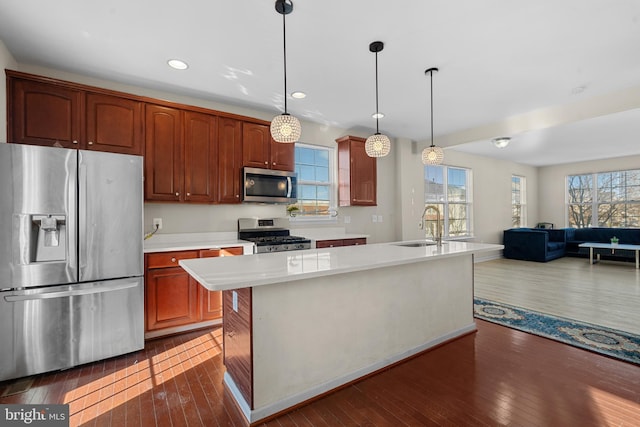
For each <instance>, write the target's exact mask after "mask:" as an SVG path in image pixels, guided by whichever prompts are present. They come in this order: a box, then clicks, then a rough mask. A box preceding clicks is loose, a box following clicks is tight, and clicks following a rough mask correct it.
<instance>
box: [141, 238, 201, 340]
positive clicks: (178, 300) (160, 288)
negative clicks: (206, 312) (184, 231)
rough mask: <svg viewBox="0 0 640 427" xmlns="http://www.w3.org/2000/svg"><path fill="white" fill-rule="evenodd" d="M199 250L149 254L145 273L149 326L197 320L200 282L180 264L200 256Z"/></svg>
mask: <svg viewBox="0 0 640 427" xmlns="http://www.w3.org/2000/svg"><path fill="white" fill-rule="evenodd" d="M197 257H198V252H197V251H182V252H163V253H157V254H147V256H146V261H147V271H146V274H145V312H146V316H145V318H146V330H147V331H154V330H158V329H164V328H169V327H173V326H182V325H187V324H190V323H194V322H196V321H198V317H199V313H200V310H199V307H198V286H199V284H198V282H196V281H195V280H193V279H192V278H191V276H190V275H189V274H188V273H187V272H186V271H184V270H183V269H182V267H180V266H178V261H179V260H181V259H190V258H197Z"/></svg>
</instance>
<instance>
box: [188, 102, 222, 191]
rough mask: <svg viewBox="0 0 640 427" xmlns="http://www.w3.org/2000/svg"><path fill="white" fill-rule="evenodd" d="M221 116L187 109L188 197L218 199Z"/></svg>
mask: <svg viewBox="0 0 640 427" xmlns="http://www.w3.org/2000/svg"><path fill="white" fill-rule="evenodd" d="M216 119H217V117H215V116H212V115H209V114H202V113H195V112H192V111H185V112H184V200H185V201H187V202H203V203H207V202H213V201H215V184H216V179H215V177H216V173H217V169H218V168H217V149H218V147H217V134H216V130H217V129H216Z"/></svg>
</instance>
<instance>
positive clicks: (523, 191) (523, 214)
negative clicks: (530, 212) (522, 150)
mask: <svg viewBox="0 0 640 427" xmlns="http://www.w3.org/2000/svg"><path fill="white" fill-rule="evenodd" d="M515 180H518V181H519V187H520V188H519V194H520V203H516V202H515V197H514V185H515V182H514V181H515ZM516 207H519V209H520V221H519V222H518V223H517V224H516V222H515V221H514V218H515V216H514V212H515V208H516ZM511 226H512V227H516V228H517V227H526V226H527V178H526V177H524V176H522V175H516V174H512V175H511Z"/></svg>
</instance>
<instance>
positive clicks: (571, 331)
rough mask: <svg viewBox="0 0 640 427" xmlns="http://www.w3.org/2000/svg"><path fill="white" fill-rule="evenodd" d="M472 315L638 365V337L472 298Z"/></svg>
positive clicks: (639, 355) (639, 337) (639, 347)
mask: <svg viewBox="0 0 640 427" xmlns="http://www.w3.org/2000/svg"><path fill="white" fill-rule="evenodd" d="M473 303H474V304H473V305H474V315H475V317H477V318H478V319H482V320H486V321H488V322H493V323H497V324H499V325H503V326H507V327H509V328H513V329H518V330H520V331H524V332H528V333H531V334H535V335H540V336H542V337H545V338H550V339H552V340H556V341H560V342H563V343H565V344H569V345H572V346H575V347H580V348H583V349H585V350H589V351H593V352H596V353H600V354H604V355H606V356H610V357H614V358H616V359H621V360H624V361H627V362H631V363H635V364H637V365H640V336H638V335H635V334H631V333H628V332H623V331H618V330H614V329H609V328H605V327H603V326H597V325H592V324H589V323H584V322H578V321H575V320H571V319H565V318H562V317H556V316H552V315H549V314H544V313H538V312H535V311H531V310H526V309H523V308H520V307H513V306H511V305H508V304H503V303H498V302H494V301H488V300H483V299H480V298H474V300H473Z"/></svg>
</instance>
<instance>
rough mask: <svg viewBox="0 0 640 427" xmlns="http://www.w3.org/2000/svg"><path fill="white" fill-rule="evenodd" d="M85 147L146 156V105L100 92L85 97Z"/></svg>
mask: <svg viewBox="0 0 640 427" xmlns="http://www.w3.org/2000/svg"><path fill="white" fill-rule="evenodd" d="M86 105H87V107H86V111H87V116H86V126H87V134H86V138H85V139H86V148H87V149H88V150H99V151H109V152H112V153H123V154H142V153H143V139H142V128H143V116H142V110H143V107H144V104H143V103H142V102H140V101H136V100H133V99H127V98H121V97H117V96H111V95H104V94H100V93H91V92H89V93H87V94H86Z"/></svg>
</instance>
